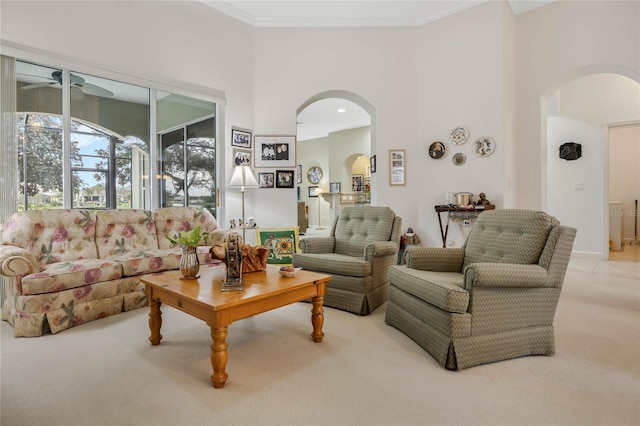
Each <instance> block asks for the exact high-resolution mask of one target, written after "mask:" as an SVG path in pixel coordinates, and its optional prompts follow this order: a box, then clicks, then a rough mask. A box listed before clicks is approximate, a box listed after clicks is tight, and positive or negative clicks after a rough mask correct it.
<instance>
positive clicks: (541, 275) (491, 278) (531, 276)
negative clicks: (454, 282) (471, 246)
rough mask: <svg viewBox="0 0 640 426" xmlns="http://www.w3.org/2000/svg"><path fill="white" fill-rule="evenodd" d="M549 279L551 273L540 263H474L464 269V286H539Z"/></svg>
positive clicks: (469, 287)
mask: <svg viewBox="0 0 640 426" xmlns="http://www.w3.org/2000/svg"><path fill="white" fill-rule="evenodd" d="M548 281H549V273H548V272H547V270H546V269H544V268H543V267H542V266H539V265H519V264H513V263H472V264H471V265H469V266H467V267H466V268H465V270H464V288H465V289H467V290H469V289H471V288H472V287H499V288H538V287H544V286H545V285H546V284H547V283H548Z"/></svg>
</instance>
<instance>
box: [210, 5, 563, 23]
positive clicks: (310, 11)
mask: <svg viewBox="0 0 640 426" xmlns="http://www.w3.org/2000/svg"><path fill="white" fill-rule="evenodd" d="M486 1H489V0H417V1H404V0H386V1H384V0H341V1H332V0H324V1H319V0H298V1H295V0H294V1H291V0H289V1H271V0H262V1H248V0H230V1H216V0H203V1H202V3H204V4H206V5H207V6H209V7H212V8H214V9H216V10H219V11H220V12H222V13H225V14H227V15H230V16H232V17H234V18H236V19H238V20H240V21H242V22H245V23H247V24H249V25H252V26H255V27H412V26H419V25H424V24H426V23H428V22H432V21H435V20H438V19H440V18H444V17H445V16H448V15H452V14H454V13H457V12H460V11H462V10H464V9H468V8H470V7H473V6H477V5H479V4H482V3H484V2H486ZM494 1H496V0H494ZM551 1H552V0H509V1H508V3H509V5H510V6H511V9H512V10H513V12H514V13H515V14H519V13H523V12H526V11H528V10H531V9H533V8H536V7H539V6H542V5H545V4H547V3H550V2H551Z"/></svg>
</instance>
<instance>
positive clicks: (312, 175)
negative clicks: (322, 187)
mask: <svg viewBox="0 0 640 426" xmlns="http://www.w3.org/2000/svg"><path fill="white" fill-rule="evenodd" d="M307 179H309V182H311V183H312V184H314V185H316V184H318V183H320V180H321V179H322V169H321V168H320V167H318V166H313V167H309V170H308V171H307Z"/></svg>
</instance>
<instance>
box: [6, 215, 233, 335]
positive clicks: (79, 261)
mask: <svg viewBox="0 0 640 426" xmlns="http://www.w3.org/2000/svg"><path fill="white" fill-rule="evenodd" d="M197 226H200V228H201V229H202V230H203V231H206V232H208V233H209V234H208V236H207V239H206V241H203V242H202V243H201V244H202V246H200V247H198V258H199V260H200V263H201V264H204V263H217V262H218V260H214V259H212V257H211V254H210V253H209V247H210V246H212V245H215V244H216V243H218V242H220V241H223V240H224V238H225V235H226V233H225V232H224V231H220V230H217V229H216V228H217V223H216V219H215V218H214V216H213V215H212V214H211V213H210V212H209V211H208V210H206V209H198V208H194V207H166V208H160V209H158V210H156V211H153V212H152V211H147V210H135V209H131V210H38V211H26V212H19V213H15V214H14V215H12V216H11V217H10V218H9V220H8V221H7V222H6V223H5V224H4V226H3V227H2V229H1V239H0V273H1V274H2V275H4V276H5V278H4V282H5V285H7V286H8V287H7V298H6V299H5V301H4V304H3V307H2V319H3V320H5V321H8V322H9V323H10V324H11V325H13V327H14V336H16V337H19V336H40V335H42V333H44V332H47V331H49V330H50V331H51V332H52V333H57V332H59V331H62V330H65V329H67V328H70V327H74V326H77V325H80V324H83V323H86V322H89V321H93V320H96V319H99V318H103V317H107V316H109V315H114V314H117V313H120V312H122V311H123V310H124V311H130V310H132V309H137V308H141V307H143V306H145V305H147V300H146V297H145V293H144V284H142V283H140V275H142V274H147V273H153V272H159V271H163V270H170V269H178V267H179V264H180V256H181V250H180V248H174V247H172V245H171V243H170V242H169V240H167V238H166V236H167V235H169V236H172V237H173V236H175V235H176V234H177V233H179V232H181V231H188V230H190V229H192V228H195V227H197Z"/></svg>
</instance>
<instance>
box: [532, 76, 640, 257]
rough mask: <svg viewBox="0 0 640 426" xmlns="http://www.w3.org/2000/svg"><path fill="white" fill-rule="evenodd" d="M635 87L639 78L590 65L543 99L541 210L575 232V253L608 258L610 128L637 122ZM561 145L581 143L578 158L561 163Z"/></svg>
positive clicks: (639, 111)
mask: <svg viewBox="0 0 640 426" xmlns="http://www.w3.org/2000/svg"><path fill="white" fill-rule="evenodd" d="M639 83H640V75H638V74H637V73H633V72H632V71H630V70H628V69H626V68H623V67H619V66H615V65H597V66H590V67H584V68H580V69H577V70H575V71H573V72H571V73H569V74H568V75H566V76H565V77H564V78H562V79H561V80H560V81H558V82H557V83H556V84H554V85H553V86H552V87H550V88H549V89H548V90H547V91H546V92H545V93H544V95H543V97H542V98H541V117H542V118H543V119H542V122H541V136H542V137H541V141H542V146H541V152H542V167H543V170H542V177H543V182H542V191H543V199H542V204H543V208H544V209H545V210H547V211H548V212H549V213H550V214H552V215H553V216H555V217H557V218H558V219H559V220H560V221H561V222H563V223H570V224H572V226H575V227H576V228H577V229H578V236H577V237H576V242H575V245H574V250H575V251H577V252H582V253H586V254H592V255H594V257H597V258H600V259H607V258H608V256H609V219H610V217H609V215H608V214H607V212H608V211H609V182H610V174H609V163H610V160H611V159H610V158H609V149H608V148H609V136H608V135H609V127H611V126H614V125H616V124H620V123H631V122H634V121H635V122H638V121H640V108H639V107H638V104H637V99H638V97H639V96H640V84H639ZM565 142H576V143H580V144H581V145H582V153H583V155H582V157H581V158H579V159H578V160H576V161H566V160H562V159H560V158H559V146H560V145H561V144H562V143H565ZM614 167H615V166H614ZM639 167H640V164H636V167H635V170H637V169H638V168H639ZM636 176H637V175H636Z"/></svg>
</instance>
